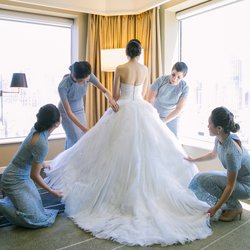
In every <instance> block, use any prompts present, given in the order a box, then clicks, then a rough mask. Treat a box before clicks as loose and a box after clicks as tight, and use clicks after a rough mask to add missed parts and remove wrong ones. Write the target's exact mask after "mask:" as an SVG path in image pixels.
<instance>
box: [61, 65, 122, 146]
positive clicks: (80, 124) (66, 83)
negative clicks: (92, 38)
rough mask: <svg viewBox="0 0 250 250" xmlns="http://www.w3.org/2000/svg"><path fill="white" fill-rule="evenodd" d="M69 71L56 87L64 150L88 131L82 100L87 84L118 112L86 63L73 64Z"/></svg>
mask: <svg viewBox="0 0 250 250" xmlns="http://www.w3.org/2000/svg"><path fill="white" fill-rule="evenodd" d="M69 69H70V71H71V72H70V74H69V75H66V76H64V78H63V80H62V81H61V82H60V84H59V87H58V92H59V95H60V103H59V110H60V113H61V115H62V126H63V128H64V131H65V133H66V142H65V146H64V148H65V149H68V148H70V147H72V146H73V145H74V144H75V143H76V142H77V141H78V140H79V139H80V138H81V136H82V135H83V134H84V133H86V132H87V131H88V128H87V127H86V115H85V111H84V103H83V98H84V96H85V95H86V92H87V88H88V84H89V83H92V84H93V85H94V86H95V87H97V88H98V89H99V90H101V92H103V93H104V95H105V96H106V98H107V99H108V101H109V104H110V106H111V107H112V109H113V110H114V111H118V108H119V106H118V104H117V103H116V102H115V101H114V100H113V98H112V96H111V93H110V92H109V91H108V90H107V89H106V88H105V87H104V86H103V85H102V84H101V83H100V82H99V80H98V79H97V78H96V76H95V75H94V74H93V73H91V65H90V64H89V63H88V62H87V61H81V62H75V63H74V64H72V65H71V66H70V67H69Z"/></svg>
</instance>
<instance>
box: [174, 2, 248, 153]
mask: <svg viewBox="0 0 250 250" xmlns="http://www.w3.org/2000/svg"><path fill="white" fill-rule="evenodd" d="M227 2H228V1H227ZM249 9H250V2H249V1H247V0H245V1H234V2H233V3H231V4H227V5H224V6H219V7H218V6H217V7H216V8H212V9H210V10H209V11H204V9H203V10H202V11H200V13H199V12H197V11H196V12H194V11H193V12H192V11H191V12H190V15H187V14H185V15H181V14H180V15H179V17H178V18H179V24H180V55H181V60H182V61H184V62H186V63H187V65H188V67H189V72H188V75H187V77H186V78H185V79H186V81H187V82H188V84H189V86H190V95H189V98H188V104H187V107H186V110H185V112H184V114H183V117H182V123H181V124H182V128H181V134H182V137H183V138H191V139H195V140H200V141H208V142H212V141H213V140H214V138H213V137H211V136H209V133H208V128H207V124H208V116H209V114H210V113H211V111H212V110H213V109H214V108H215V107H218V106H225V107H227V108H228V109H229V110H231V111H232V112H233V113H234V114H235V120H236V122H238V123H239V124H240V126H241V130H240V133H239V136H240V138H241V140H242V142H243V143H244V144H245V146H247V147H248V148H249V149H250V115H249V114H250V70H249V69H250V49H249V44H250V33H249V32H248V31H247V30H248V23H249V22H250V15H249V13H248V11H249ZM190 117H192V119H190Z"/></svg>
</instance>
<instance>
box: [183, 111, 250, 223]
mask: <svg viewBox="0 0 250 250" xmlns="http://www.w3.org/2000/svg"><path fill="white" fill-rule="evenodd" d="M208 129H209V133H210V135H211V136H215V137H216V138H215V146H214V150H213V151H212V152H210V153H208V154H206V155H204V156H200V157H197V158H192V157H187V158H186V160H189V161H192V162H196V161H205V160H211V159H214V158H215V157H216V156H217V155H218V157H219V160H220V161H221V163H222V165H223V167H224V168H225V169H226V172H223V171H213V172H203V173H198V174H197V175H196V176H195V177H194V178H193V180H192V181H191V183H190V188H191V189H192V190H193V191H194V192H195V194H196V196H197V197H198V198H199V199H201V200H203V201H205V202H207V203H209V205H211V208H210V209H209V210H208V212H209V213H210V216H214V215H215V213H216V212H217V211H218V213H217V215H219V214H221V212H222V209H221V208H222V207H223V213H222V215H220V217H219V220H221V221H232V220H234V219H235V218H236V217H238V216H239V218H241V214H242V206H241V204H240V202H239V200H244V199H249V198H250V155H249V153H248V151H247V149H245V148H244V147H242V145H241V141H240V139H239V138H238V136H237V135H236V134H231V133H230V132H233V133H235V132H237V131H238V130H239V129H240V126H239V124H238V123H235V122H234V115H233V114H232V113H231V112H230V111H229V110H228V109H227V108H225V107H218V108H216V109H214V110H213V111H212V113H211V115H210V117H209V120H208ZM217 215H216V217H217ZM216 217H215V219H216Z"/></svg>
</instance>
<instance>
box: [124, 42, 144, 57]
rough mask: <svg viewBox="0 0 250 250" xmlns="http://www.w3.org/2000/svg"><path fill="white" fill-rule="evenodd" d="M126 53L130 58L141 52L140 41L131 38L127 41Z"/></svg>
mask: <svg viewBox="0 0 250 250" xmlns="http://www.w3.org/2000/svg"><path fill="white" fill-rule="evenodd" d="M126 54H127V55H128V56H129V57H130V58H134V57H137V56H139V55H140V54H141V43H140V41H139V40H138V39H132V40H130V41H129V42H128V44H127V47H126Z"/></svg>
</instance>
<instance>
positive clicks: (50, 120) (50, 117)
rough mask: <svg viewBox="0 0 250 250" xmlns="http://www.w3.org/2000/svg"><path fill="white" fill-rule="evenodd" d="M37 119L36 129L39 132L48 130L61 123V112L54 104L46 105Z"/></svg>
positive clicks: (39, 112)
mask: <svg viewBox="0 0 250 250" xmlns="http://www.w3.org/2000/svg"><path fill="white" fill-rule="evenodd" d="M36 117H37V122H36V123H35V124H34V128H35V129H36V131H37V132H42V131H44V130H48V129H50V128H52V127H53V126H54V125H55V123H57V122H60V112H59V110H58V108H57V107H56V106H55V105H53V104H46V105H44V106H42V107H41V108H40V109H39V111H38V113H37V115H36Z"/></svg>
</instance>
